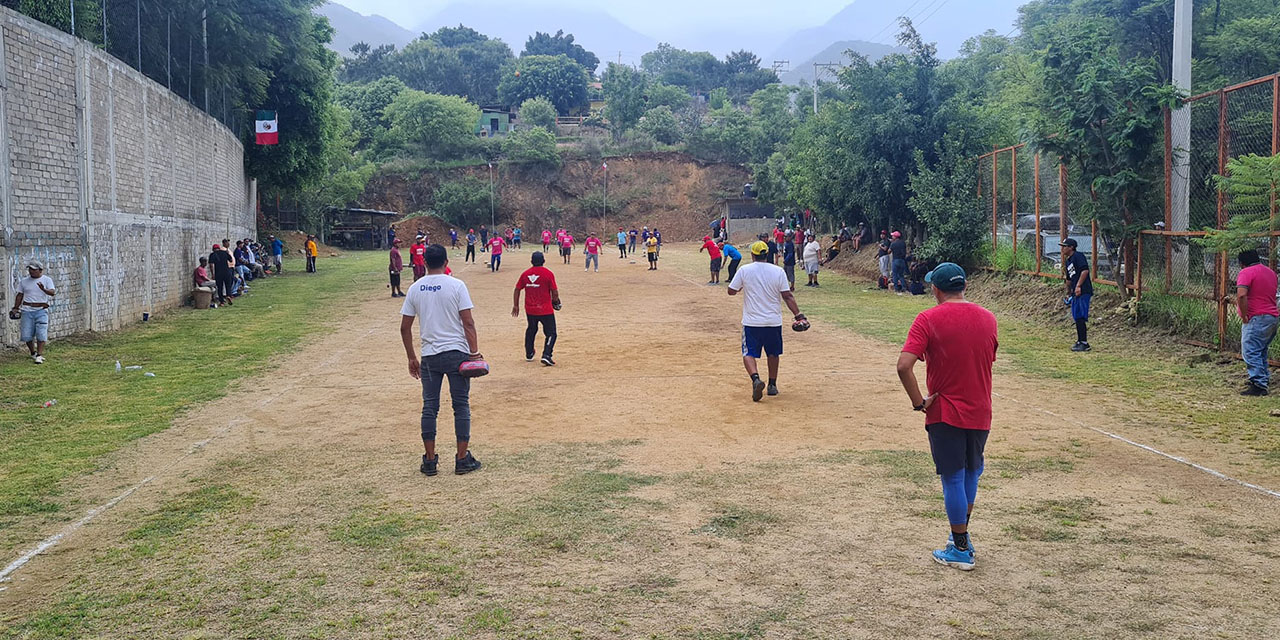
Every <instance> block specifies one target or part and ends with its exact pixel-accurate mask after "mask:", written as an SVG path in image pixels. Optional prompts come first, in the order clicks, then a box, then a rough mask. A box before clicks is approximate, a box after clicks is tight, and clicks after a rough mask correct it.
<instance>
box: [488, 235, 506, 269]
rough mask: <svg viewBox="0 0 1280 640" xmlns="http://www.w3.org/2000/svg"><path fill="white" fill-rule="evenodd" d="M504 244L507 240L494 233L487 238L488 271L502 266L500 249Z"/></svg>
mask: <svg viewBox="0 0 1280 640" xmlns="http://www.w3.org/2000/svg"><path fill="white" fill-rule="evenodd" d="M506 246H507V241H506V240H503V239H502V236H500V235H498V234H496V233H495V234H493V237H492V238H490V239H489V271H497V270H498V269H500V268H502V249H503V248H504V247H506Z"/></svg>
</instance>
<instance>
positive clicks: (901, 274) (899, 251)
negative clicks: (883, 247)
mask: <svg viewBox="0 0 1280 640" xmlns="http://www.w3.org/2000/svg"><path fill="white" fill-rule="evenodd" d="M889 255H890V256H892V259H893V276H892V277H891V278H890V279H891V280H892V282H893V290H894V291H897V292H898V293H902V292H903V291H906V290H907V243H906V241H904V240H903V239H902V234H901V233H899V232H897V231H894V232H893V242H890V243H889Z"/></svg>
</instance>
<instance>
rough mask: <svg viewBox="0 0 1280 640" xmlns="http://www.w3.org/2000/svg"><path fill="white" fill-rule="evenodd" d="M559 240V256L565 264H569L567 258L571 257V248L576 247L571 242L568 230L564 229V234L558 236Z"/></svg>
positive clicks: (571, 237)
mask: <svg viewBox="0 0 1280 640" xmlns="http://www.w3.org/2000/svg"><path fill="white" fill-rule="evenodd" d="M559 242H560V257H561V258H564V263H565V264H569V258H571V257H573V250H574V248H576V247H577V244H575V243H574V242H573V236H571V235H569V232H568V231H565V232H564V235H562V236H560V241H559Z"/></svg>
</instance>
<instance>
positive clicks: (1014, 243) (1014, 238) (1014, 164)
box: [1009, 147, 1018, 271]
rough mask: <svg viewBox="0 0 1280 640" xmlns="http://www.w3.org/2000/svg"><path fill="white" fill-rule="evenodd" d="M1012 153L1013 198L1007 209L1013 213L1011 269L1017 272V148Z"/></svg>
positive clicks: (1010, 235) (1011, 215) (1010, 238)
mask: <svg viewBox="0 0 1280 640" xmlns="http://www.w3.org/2000/svg"><path fill="white" fill-rule="evenodd" d="M1012 153H1013V155H1012V160H1011V161H1010V166H1011V167H1012V169H1013V182H1011V183H1010V184H1011V185H1012V186H1013V196H1012V197H1013V199H1012V200H1011V201H1010V202H1011V206H1010V207H1009V209H1010V211H1012V212H1013V213H1011V214H1010V217H1011V218H1012V220H1011V222H1012V223H1013V226H1012V227H1010V229H1009V241H1010V242H1011V243H1012V244H1011V245H1010V246H1011V247H1013V269H1014V270H1015V271H1017V269H1018V148H1017V147H1014V148H1013V152H1012Z"/></svg>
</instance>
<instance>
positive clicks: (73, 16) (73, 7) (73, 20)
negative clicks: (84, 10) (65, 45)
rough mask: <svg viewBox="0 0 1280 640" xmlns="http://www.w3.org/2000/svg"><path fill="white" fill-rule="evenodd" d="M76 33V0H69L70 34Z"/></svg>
mask: <svg viewBox="0 0 1280 640" xmlns="http://www.w3.org/2000/svg"><path fill="white" fill-rule="evenodd" d="M75 34H76V0H71V35H73V36H74V35H75Z"/></svg>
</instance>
